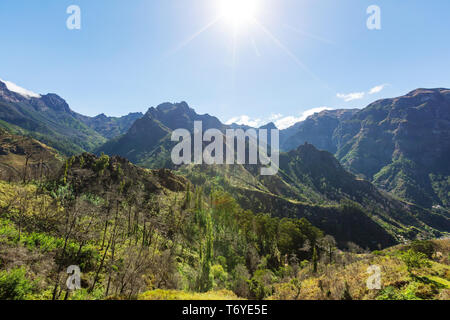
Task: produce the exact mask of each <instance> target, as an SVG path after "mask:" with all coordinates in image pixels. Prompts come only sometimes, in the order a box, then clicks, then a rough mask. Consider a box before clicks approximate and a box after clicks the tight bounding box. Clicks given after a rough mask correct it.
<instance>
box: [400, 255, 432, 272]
mask: <svg viewBox="0 0 450 320" xmlns="http://www.w3.org/2000/svg"><path fill="white" fill-rule="evenodd" d="M401 259H402V260H403V262H404V263H405V264H406V268H407V269H408V272H409V273H412V271H413V270H414V269H420V268H423V267H429V266H430V262H429V261H428V260H427V256H426V255H425V254H423V253H421V252H416V251H414V250H412V249H409V250H408V251H406V252H404V253H403V254H402V255H401Z"/></svg>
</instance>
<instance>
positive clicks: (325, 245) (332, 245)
mask: <svg viewBox="0 0 450 320" xmlns="http://www.w3.org/2000/svg"><path fill="white" fill-rule="evenodd" d="M319 243H320V246H321V248H322V249H323V250H325V251H326V253H327V255H328V258H329V263H330V264H331V263H332V262H333V252H334V251H335V250H336V240H335V239H334V237H333V236H330V235H327V236H325V237H323V238H322V239H321V240H320V242H319Z"/></svg>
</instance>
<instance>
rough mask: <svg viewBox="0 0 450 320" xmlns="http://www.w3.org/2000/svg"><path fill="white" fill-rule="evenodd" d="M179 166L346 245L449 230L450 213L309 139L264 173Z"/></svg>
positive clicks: (243, 201)
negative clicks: (388, 187) (401, 196)
mask: <svg viewBox="0 0 450 320" xmlns="http://www.w3.org/2000/svg"><path fill="white" fill-rule="evenodd" d="M179 171H180V173H181V174H183V175H185V176H186V177H187V178H188V179H189V180H190V181H192V183H194V184H195V185H202V186H203V187H204V188H205V189H206V190H214V189H216V188H219V189H221V188H223V189H224V190H226V191H227V192H229V193H230V194H232V195H233V197H235V198H236V199H237V201H238V203H239V204H240V205H241V206H242V207H243V208H244V209H250V210H252V211H256V212H268V213H270V214H271V215H272V216H276V217H289V218H297V219H298V218H306V219H308V221H310V222H311V223H312V224H313V225H314V226H316V227H318V228H320V229H321V230H323V231H324V232H326V233H327V234H330V235H333V236H334V237H335V238H336V240H337V241H338V243H339V244H340V245H341V246H344V245H345V244H346V243H347V242H354V243H357V244H358V245H360V246H362V247H368V248H372V249H374V248H377V247H378V246H382V247H386V246H389V245H392V244H395V243H399V242H403V241H405V240H406V239H414V238H416V237H419V238H420V237H439V236H441V235H443V234H445V232H448V231H449V230H450V221H449V219H448V217H446V216H444V215H441V214H438V213H432V212H430V211H427V210H424V209H422V208H420V207H417V206H414V205H411V204H408V203H405V202H402V201H399V200H397V199H395V198H393V197H391V196H390V195H389V194H387V193H385V192H381V191H379V190H378V189H377V188H376V187H375V186H373V185H372V184H371V183H370V182H368V181H364V180H361V179H358V178H356V177H355V176H354V175H353V174H351V173H349V172H347V171H346V170H345V169H344V168H343V167H342V165H340V164H339V162H338V161H337V160H336V159H335V158H334V157H333V155H332V154H331V153H329V152H326V151H319V150H317V149H316V148H315V147H314V146H312V145H310V144H305V145H302V146H300V147H299V148H297V149H296V150H293V151H290V152H288V153H281V155H280V171H279V173H278V174H277V175H275V176H260V175H259V168H257V167H255V166H244V165H231V166H222V165H220V166H209V165H202V166H198V165H189V166H183V167H181V168H180V169H179Z"/></svg>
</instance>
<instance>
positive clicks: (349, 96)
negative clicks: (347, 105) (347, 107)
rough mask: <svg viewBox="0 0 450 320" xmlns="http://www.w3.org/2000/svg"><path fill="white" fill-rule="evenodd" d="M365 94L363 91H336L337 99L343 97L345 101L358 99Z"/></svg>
mask: <svg viewBox="0 0 450 320" xmlns="http://www.w3.org/2000/svg"><path fill="white" fill-rule="evenodd" d="M365 95H366V93H365V92H352V93H338V94H337V95H336V96H337V97H338V98H339V99H343V100H344V101H345V102H349V101H353V100H360V99H362V98H364V96H365Z"/></svg>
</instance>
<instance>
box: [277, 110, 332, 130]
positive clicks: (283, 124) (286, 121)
mask: <svg viewBox="0 0 450 320" xmlns="http://www.w3.org/2000/svg"><path fill="white" fill-rule="evenodd" d="M325 110H332V108H329V107H319V108H313V109H309V110H306V111H303V113H302V114H301V115H300V116H298V117H295V116H287V117H281V118H280V119H278V120H277V121H275V125H276V126H277V128H278V129H280V130H283V129H287V128H289V127H292V126H293V125H294V124H296V123H298V122H301V121H305V120H306V119H307V118H308V117H310V116H312V115H313V114H315V113H319V112H322V111H325Z"/></svg>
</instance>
